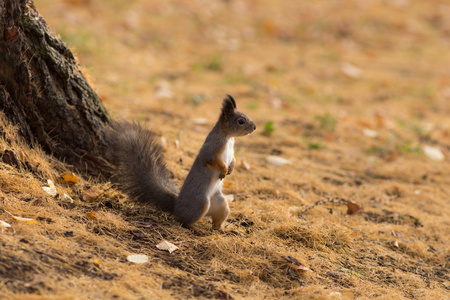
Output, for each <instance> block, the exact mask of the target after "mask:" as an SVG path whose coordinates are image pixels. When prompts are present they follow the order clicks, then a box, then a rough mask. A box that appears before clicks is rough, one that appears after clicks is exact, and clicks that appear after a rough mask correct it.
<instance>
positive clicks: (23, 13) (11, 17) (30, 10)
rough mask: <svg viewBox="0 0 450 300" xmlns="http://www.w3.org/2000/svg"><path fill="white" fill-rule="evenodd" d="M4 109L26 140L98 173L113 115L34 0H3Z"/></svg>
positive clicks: (0, 84)
mask: <svg viewBox="0 0 450 300" xmlns="http://www.w3.org/2000/svg"><path fill="white" fill-rule="evenodd" d="M0 109H1V110H2V111H3V112H4V114H5V115H6V117H7V118H8V119H9V121H10V122H12V123H13V124H16V125H17V126H19V133H20V135H21V136H22V137H23V138H24V140H25V141H26V142H28V143H30V144H34V143H37V144H39V145H41V146H42V148H43V149H44V150H45V151H46V152H47V153H50V154H53V155H54V156H55V157H57V158H59V159H64V160H65V161H66V162H68V163H70V164H73V165H75V166H76V167H78V168H82V169H83V170H85V171H89V172H94V173H98V172H96V169H98V167H97V166H96V162H98V160H97V159H96V158H97V157H98V156H99V155H101V154H102V149H104V146H105V145H104V139H103V136H102V134H101V132H102V128H103V127H104V126H105V125H106V124H107V123H108V122H109V115H108V113H107V111H106V109H105V108H104V106H103V104H102V102H101V100H100V98H99V97H98V96H97V94H96V93H95V92H94V90H93V89H92V88H91V87H90V85H89V83H88V82H87V80H86V78H85V77H84V75H83V74H82V73H81V71H80V68H79V66H78V64H77V62H76V59H75V57H74V56H73V54H72V52H71V51H70V50H69V48H68V47H67V45H65V44H64V43H63V42H62V41H61V40H60V39H59V38H57V37H55V36H54V35H53V34H52V33H51V32H50V30H49V28H48V26H47V24H46V22H45V21H44V19H43V18H42V16H41V15H40V14H39V13H38V11H37V10H36V8H35V6H34V4H33V2H32V0H0Z"/></svg>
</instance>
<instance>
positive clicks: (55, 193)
mask: <svg viewBox="0 0 450 300" xmlns="http://www.w3.org/2000/svg"><path fill="white" fill-rule="evenodd" d="M47 184H48V186H43V187H42V189H43V190H44V191H46V192H47V193H48V194H49V195H51V196H53V197H56V196H58V191H57V190H56V187H55V184H54V183H53V181H51V180H50V179H48V180H47Z"/></svg>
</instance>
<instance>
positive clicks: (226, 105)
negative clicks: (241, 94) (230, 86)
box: [222, 95, 236, 115]
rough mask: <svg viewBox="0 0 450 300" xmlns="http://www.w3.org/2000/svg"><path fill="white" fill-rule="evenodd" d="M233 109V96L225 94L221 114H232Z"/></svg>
mask: <svg viewBox="0 0 450 300" xmlns="http://www.w3.org/2000/svg"><path fill="white" fill-rule="evenodd" d="M235 109H236V101H234V99H233V97H231V96H230V95H227V96H226V97H225V99H223V102H222V114H224V115H233V114H234V110H235Z"/></svg>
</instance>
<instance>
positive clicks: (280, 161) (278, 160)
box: [266, 155, 291, 166]
mask: <svg viewBox="0 0 450 300" xmlns="http://www.w3.org/2000/svg"><path fill="white" fill-rule="evenodd" d="M266 160H267V161H268V162H269V163H270V164H272V165H274V166H282V165H288V164H290V163H291V162H290V161H289V160H287V159H285V158H282V157H280V156H276V155H269V156H267V157H266Z"/></svg>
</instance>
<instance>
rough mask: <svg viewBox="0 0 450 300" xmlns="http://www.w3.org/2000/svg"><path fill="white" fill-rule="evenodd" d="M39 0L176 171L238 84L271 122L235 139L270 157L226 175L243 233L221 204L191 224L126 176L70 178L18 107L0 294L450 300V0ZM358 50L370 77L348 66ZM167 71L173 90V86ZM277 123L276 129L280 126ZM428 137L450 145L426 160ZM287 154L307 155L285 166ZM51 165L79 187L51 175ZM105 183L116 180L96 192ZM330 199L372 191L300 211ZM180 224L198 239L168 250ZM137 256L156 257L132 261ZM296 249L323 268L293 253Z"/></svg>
mask: <svg viewBox="0 0 450 300" xmlns="http://www.w3.org/2000/svg"><path fill="white" fill-rule="evenodd" d="M36 5H37V7H38V9H39V10H40V12H41V13H42V14H43V15H44V17H45V19H46V20H47V22H48V23H49V24H50V26H51V27H52V28H54V29H55V31H56V32H58V33H59V34H60V35H61V36H62V37H63V39H64V40H65V41H66V42H68V43H69V44H70V45H71V46H72V47H73V48H74V50H75V51H76V52H77V53H78V56H79V59H80V62H81V63H82V64H83V65H85V66H86V68H87V70H88V72H89V73H90V76H91V77H92V78H93V80H94V81H95V86H96V88H97V90H98V93H99V94H100V95H101V97H102V99H103V100H104V103H105V105H106V106H107V107H108V109H109V110H110V111H111V112H112V113H113V115H114V116H116V117H117V118H128V119H138V120H139V121H141V122H142V123H144V124H146V125H148V126H150V127H153V128H155V129H157V130H158V131H159V132H160V133H161V135H163V136H164V137H165V138H166V139H167V142H168V147H167V152H166V158H167V160H168V161H169V164H168V165H169V168H170V169H171V170H172V171H173V173H174V175H175V178H176V179H175V181H176V183H177V184H179V185H180V184H181V183H182V181H183V179H184V177H185V176H186V174H187V172H188V169H189V167H190V164H191V163H192V161H193V159H194V157H195V155H196V152H197V151H198V149H199V147H200V145H201V143H202V142H203V139H204V137H205V135H206V134H207V132H208V130H209V127H210V126H211V125H212V124H213V123H214V121H215V120H216V118H217V116H218V110H219V107H220V101H221V98H222V96H223V95H224V94H226V93H230V94H232V95H233V96H235V98H236V100H237V102H238V106H239V108H240V109H241V110H243V111H245V112H247V113H248V114H249V115H251V116H252V118H253V119H254V120H255V121H256V123H257V125H258V130H257V131H258V132H255V133H254V134H252V135H251V136H248V137H245V138H242V139H239V140H238V142H237V144H236V154H237V159H238V166H239V165H240V162H241V161H242V160H245V161H246V162H248V163H249V164H250V166H251V169H250V170H246V169H245V168H243V167H238V168H237V169H236V170H235V172H234V173H233V174H232V176H230V177H227V179H226V182H227V186H226V188H225V192H226V193H227V194H234V195H235V199H236V200H235V202H233V203H232V204H231V215H230V219H229V220H228V222H227V225H226V227H227V232H226V233H218V232H211V231H209V228H210V226H211V225H210V222H209V220H206V221H205V222H202V223H200V224H198V225H197V229H198V230H199V232H192V231H189V230H186V229H184V228H181V227H180V226H179V224H178V223H177V222H176V221H175V220H174V219H173V218H172V217H171V216H169V215H167V214H164V213H161V212H158V211H155V210H153V209H152V208H151V207H145V206H143V205H140V204H136V203H134V202H132V201H129V200H127V198H126V197H125V196H124V195H122V194H120V193H118V192H117V191H115V190H114V188H112V187H111V185H110V184H108V183H99V182H96V180H95V178H90V179H86V180H81V181H80V182H79V183H78V184H76V185H70V184H68V183H66V182H64V180H62V179H61V175H62V174H64V173H65V172H67V167H66V166H64V164H62V163H59V162H56V161H55V160H53V159H52V158H50V157H47V156H46V155H44V154H43V153H42V152H41V151H40V150H39V149H38V148H36V147H35V148H32V149H30V148H29V147H28V146H26V145H23V144H22V143H20V142H18V141H16V133H15V130H14V128H13V127H11V126H10V125H9V124H6V123H4V121H2V122H3V123H2V124H1V132H2V138H1V140H0V146H1V147H0V151H2V153H4V150H10V151H12V152H13V153H14V154H15V157H16V158H17V160H18V164H17V165H15V166H14V165H10V164H5V163H2V164H1V165H0V182H1V185H0V186H1V190H0V193H1V195H0V199H1V210H0V220H3V221H7V222H9V223H11V225H12V228H2V231H1V233H0V235H1V239H0V243H1V255H0V299H3V298H5V299H114V298H118V299H171V298H174V299H186V298H192V297H199V298H219V299H226V298H227V297H232V298H234V299H272V298H273V299H275V298H276V299H284V298H286V299H288V298H294V299H356V298H358V299H371V298H376V299H393V298H397V299H413V298H414V299H448V289H449V287H450V283H449V274H448V264H449V258H450V253H449V245H450V243H449V236H450V221H449V217H448V212H449V211H450V201H449V199H450V188H449V183H450V180H449V178H450V171H449V170H450V165H449V160H448V159H449V157H450V142H449V135H450V119H449V118H448V116H449V114H450V106H449V105H448V102H449V101H450V99H449V97H450V95H449V93H450V91H449V88H450V77H449V76H450V73H449V71H448V66H449V65H450V56H449V55H448V46H449V44H448V38H449V34H450V23H449V18H447V17H446V16H448V15H449V14H450V11H449V10H450V7H449V6H448V4H446V2H445V1H437V0H435V1H369V2H360V1H345V2H344V1H313V2H311V3H310V2H302V3H301V4H298V3H296V2H295V1H294V2H293V1H281V2H280V1H275V0H264V1H239V0H233V1H221V2H219V1H175V0H173V1H162V2H158V1H156V2H155V1H143V0H142V1H139V0H138V1H112V2H109V3H108V4H106V3H103V2H102V1H98V0H90V1H74V0H72V1H63V2H61V1H51V0H40V1H37V2H36ZM345 64H351V65H354V66H356V67H357V68H358V69H360V70H361V74H360V75H358V74H356V76H354V77H352V75H351V74H350V75H349V74H346V73H345V71H343V66H344V65H345ZM167 84H168V85H170V88H171V91H172V95H169V97H168V98H162V97H160V96H158V94H159V92H158V91H157V89H158V87H159V88H161V87H162V86H164V85H167ZM159 95H161V94H159ZM195 118H206V119H207V122H208V124H207V125H206V126H201V125H198V124H196V123H195V122H194V121H193V120H194V119H195ZM3 119H4V118H3V117H2V118H1V120H3ZM269 121H272V122H273V124H274V131H273V132H272V133H271V134H270V135H263V134H262V132H263V131H264V130H263V129H264V127H265V125H266V124H267V122H269ZM364 129H370V130H374V131H376V133H377V136H376V137H375V138H371V137H368V136H366V135H364V134H363V130H364ZM176 140H179V141H180V147H179V148H176V147H175V141H176ZM423 145H430V146H434V147H438V148H439V149H440V150H441V151H442V152H443V153H444V155H445V157H446V158H445V160H444V161H442V162H435V161H433V160H431V159H429V158H428V157H426V156H425V155H424V153H423V151H422V146H423ZM268 155H279V156H281V157H284V158H286V159H289V160H290V161H291V164H290V165H285V166H273V165H270V164H268V163H267V162H266V160H265V158H266V157H267V156H268ZM79 177H81V176H79ZM47 179H52V180H53V181H55V183H56V186H57V190H58V192H59V194H60V196H58V197H55V198H54V197H51V196H49V195H48V194H46V193H45V192H44V191H43V190H42V189H41V187H42V186H44V185H46V180H47ZM87 189H94V190H97V191H98V194H99V197H98V198H97V199H95V200H93V201H85V200H83V197H82V195H83V191H85V190H87ZM64 193H66V194H68V195H70V196H71V197H72V199H73V203H71V201H70V200H68V199H65V198H64V197H62V196H61V195H63V194H64ZM325 197H338V198H344V199H347V200H354V201H357V202H358V203H360V204H361V205H363V206H364V212H363V213H362V214H359V215H354V216H348V215H346V214H345V208H344V207H339V206H336V205H324V206H318V207H316V208H314V209H312V210H310V211H308V212H307V213H305V214H304V215H303V216H304V217H305V218H306V220H305V219H301V218H299V217H298V216H297V214H296V213H295V212H296V211H298V210H299V209H300V208H301V207H303V206H304V205H307V204H310V203H313V202H314V201H317V200H320V199H323V198H325ZM90 212H96V213H97V214H96V215H95V219H92V218H89V217H88V215H86V214H87V213H90ZM9 213H11V214H13V215H16V216H21V217H30V218H34V219H36V220H37V223H33V224H30V223H23V222H17V221H14V220H12V218H11V216H10V214H9ZM202 233H203V234H202ZM162 239H165V240H168V241H170V242H172V243H174V244H175V245H177V246H178V247H179V248H180V249H179V250H177V251H175V252H174V253H172V254H169V253H166V252H163V251H160V250H158V249H156V247H155V246H156V244H158V243H159V242H160V241H161V240H162ZM395 242H397V243H398V247H396V246H395ZM132 253H143V254H147V255H148V256H149V257H150V262H149V263H147V264H144V265H135V264H131V263H129V262H127V260H126V256H127V255H129V254H132ZM282 256H292V257H294V258H296V259H297V260H299V261H300V262H301V263H303V264H304V265H305V266H306V267H308V268H310V269H311V270H312V272H305V274H303V273H301V272H300V271H295V270H293V269H292V268H291V267H289V266H288V265H287V264H286V260H285V259H283V258H282ZM299 272H300V273H299ZM33 279H35V281H34V282H33Z"/></svg>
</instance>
